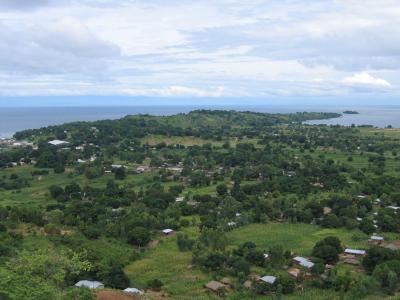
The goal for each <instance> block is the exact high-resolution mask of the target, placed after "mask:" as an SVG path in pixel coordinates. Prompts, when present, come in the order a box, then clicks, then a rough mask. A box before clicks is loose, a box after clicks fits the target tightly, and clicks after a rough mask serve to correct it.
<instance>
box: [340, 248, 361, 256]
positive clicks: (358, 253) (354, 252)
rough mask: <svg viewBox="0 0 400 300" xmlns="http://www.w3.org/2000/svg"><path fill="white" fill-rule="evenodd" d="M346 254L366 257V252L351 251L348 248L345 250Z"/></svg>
mask: <svg viewBox="0 0 400 300" xmlns="http://www.w3.org/2000/svg"><path fill="white" fill-rule="evenodd" d="M344 253H345V254H351V255H365V254H366V252H365V250H358V249H350V248H346V249H345V250H344Z"/></svg>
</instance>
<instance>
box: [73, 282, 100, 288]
mask: <svg viewBox="0 0 400 300" xmlns="http://www.w3.org/2000/svg"><path fill="white" fill-rule="evenodd" d="M75 286H76V287H78V288H81V287H85V288H88V289H104V284H102V283H101V282H99V281H90V280H81V281H78V282H77V283H75Z"/></svg>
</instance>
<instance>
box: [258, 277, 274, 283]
mask: <svg viewBox="0 0 400 300" xmlns="http://www.w3.org/2000/svg"><path fill="white" fill-rule="evenodd" d="M260 281H262V282H265V283H268V284H274V283H275V281H276V277H275V276H269V275H268V276H263V277H261V278H260Z"/></svg>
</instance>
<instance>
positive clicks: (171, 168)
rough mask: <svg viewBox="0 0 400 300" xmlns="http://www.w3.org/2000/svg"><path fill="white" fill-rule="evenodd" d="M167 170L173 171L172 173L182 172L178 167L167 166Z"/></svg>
mask: <svg viewBox="0 0 400 300" xmlns="http://www.w3.org/2000/svg"><path fill="white" fill-rule="evenodd" d="M167 170H168V171H171V172H174V173H182V171H183V168H180V167H168V168H167Z"/></svg>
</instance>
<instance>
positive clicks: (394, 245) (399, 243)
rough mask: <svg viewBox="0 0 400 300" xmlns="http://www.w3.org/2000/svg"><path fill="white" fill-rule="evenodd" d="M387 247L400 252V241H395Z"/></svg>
mask: <svg viewBox="0 0 400 300" xmlns="http://www.w3.org/2000/svg"><path fill="white" fill-rule="evenodd" d="M385 247H386V248H389V249H392V250H400V240H397V241H393V242H391V243H390V244H388V245H386V246H385Z"/></svg>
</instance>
